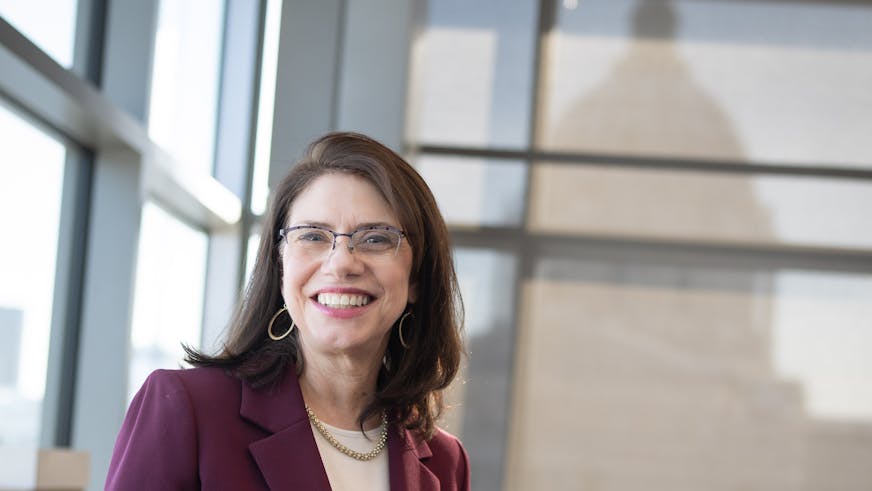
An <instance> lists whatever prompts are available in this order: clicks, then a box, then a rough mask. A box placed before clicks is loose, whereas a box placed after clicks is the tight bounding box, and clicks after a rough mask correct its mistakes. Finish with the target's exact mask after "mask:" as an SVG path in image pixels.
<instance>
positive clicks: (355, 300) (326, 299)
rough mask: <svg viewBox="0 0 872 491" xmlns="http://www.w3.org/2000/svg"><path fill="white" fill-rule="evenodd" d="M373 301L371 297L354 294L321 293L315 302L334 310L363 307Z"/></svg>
mask: <svg viewBox="0 0 872 491" xmlns="http://www.w3.org/2000/svg"><path fill="white" fill-rule="evenodd" d="M370 300H372V297H370V296H369V295H361V294H353V293H319V294H318V296H317V298H316V299H315V301H317V302H318V303H319V304H321V305H324V306H326V307H330V308H332V309H350V308H354V307H363V306H364V305H366V304H368V303H369V302H370Z"/></svg>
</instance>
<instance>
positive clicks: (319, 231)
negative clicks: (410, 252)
mask: <svg viewBox="0 0 872 491" xmlns="http://www.w3.org/2000/svg"><path fill="white" fill-rule="evenodd" d="M405 236H406V234H405V232H403V231H402V230H400V229H397V228H394V227H390V226H386V225H385V226H380V225H376V226H372V227H364V228H359V229H357V230H355V231H354V232H351V233H350V234H341V233H339V232H334V231H332V230H330V229H328V228H324V227H319V226H317V225H297V226H295V227H287V228H283V229H280V230H279V237H281V238H283V239H285V240H287V241H288V246H290V247H291V248H292V249H293V250H294V251H297V252H300V253H303V254H306V255H309V256H314V257H317V256H321V255H323V254H326V253H327V252H329V251H332V250H334V249H336V239H337V238H338V237H348V250H349V251H350V252H359V253H361V254H364V255H367V256H395V255H396V254H397V251H398V250H400V242H402V240H403V237H405Z"/></svg>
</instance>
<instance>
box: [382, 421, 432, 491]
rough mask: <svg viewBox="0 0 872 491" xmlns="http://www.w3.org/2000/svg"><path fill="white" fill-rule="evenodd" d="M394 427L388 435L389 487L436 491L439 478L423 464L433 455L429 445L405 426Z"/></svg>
mask: <svg viewBox="0 0 872 491" xmlns="http://www.w3.org/2000/svg"><path fill="white" fill-rule="evenodd" d="M394 428H397V427H396V426H392V427H391V432H390V434H389V435H388V452H389V453H388V459H389V461H390V464H389V465H390V481H391V489H403V490H409V491H438V490H439V489H440V487H439V478H438V477H436V475H435V474H433V472H431V471H430V469H428V468H427V466H426V465H424V461H425V460H426V459H429V458H430V457H432V456H433V452H432V451H431V450H430V445H428V444H427V442H426V441H424V440H423V439H422V438H420V437H418V436H417V435H416V434H415V433H412V432H410V431H409V430H407V429H405V428H402V427H400V428H397V430H398V431H394Z"/></svg>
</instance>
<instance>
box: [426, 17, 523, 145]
mask: <svg viewBox="0 0 872 491" xmlns="http://www.w3.org/2000/svg"><path fill="white" fill-rule="evenodd" d="M536 8H537V7H536V2H535V1H533V0H510V1H499V0H485V1H478V2H465V1H460V0H433V1H430V2H427V9H428V10H427V21H426V22H427V24H426V26H425V27H424V29H423V31H422V33H421V35H420V36H419V37H418V38H417V40H416V42H415V46H414V48H413V65H414V68H413V71H412V74H413V80H412V98H411V101H412V102H411V108H410V121H412V123H411V124H410V128H412V129H411V130H410V135H409V137H410V139H411V140H413V141H415V142H419V143H434V144H453V145H473V146H490V147H526V146H527V141H528V133H529V128H530V122H529V119H530V106H531V101H532V90H533V89H532V87H533V85H532V80H533V69H534V67H533V59H534V48H535V28H536ZM494 12H499V15H494Z"/></svg>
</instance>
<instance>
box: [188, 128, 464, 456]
mask: <svg viewBox="0 0 872 491" xmlns="http://www.w3.org/2000/svg"><path fill="white" fill-rule="evenodd" d="M327 173H348V174H353V175H355V176H360V177H362V178H364V179H366V180H367V181H368V182H370V183H371V184H372V185H373V186H375V188H376V189H378V191H379V192H380V193H381V195H382V196H383V197H384V199H385V201H387V203H388V204H389V205H390V208H391V210H392V211H393V212H394V213H395V214H396V216H397V217H398V219H399V221H400V225H401V226H402V228H403V230H404V231H405V232H406V236H407V240H408V243H409V245H410V246H411V248H412V270H411V275H410V278H409V281H410V283H414V284H416V288H417V293H418V295H417V301H416V302H415V303H414V304H411V305H410V308H411V312H412V314H413V315H414V317H413V318H412V319H410V320H411V321H413V322H414V329H406V330H405V332H404V336H403V339H404V341H405V342H406V344H407V345H408V349H407V348H405V347H404V346H403V345H402V344H401V343H400V340H399V336H398V333H397V322H395V324H394V326H393V327H392V329H391V334H390V339H389V340H388V345H387V349H386V352H385V354H384V363H383V365H382V367H381V370H380V373H379V376H378V382H377V387H376V393H375V397H374V399H373V401H372V402H371V403H370V404H369V405H368V406H367V407H365V408H364V409H363V411H362V412H361V414H360V415H359V417H358V422H359V423H360V425H361V428H363V422H364V421H366V419H367V418H369V417H370V416H372V415H374V414H378V413H380V412H381V411H383V410H387V411H392V412H393V414H394V415H395V417H396V418H398V420H399V421H400V423H401V424H402V425H403V426H405V427H406V428H408V429H410V430H413V431H417V432H419V433H420V434H421V435H423V437H424V438H427V439H429V438H430V437H432V435H433V431H434V428H435V422H436V420H437V419H438V417H439V415H440V414H441V412H442V410H443V408H444V403H443V401H442V391H443V390H444V389H445V388H446V387H448V385H449V384H450V383H451V381H452V380H453V379H454V377H455V375H456V374H457V371H458V366H459V364H460V359H461V356H462V355H463V346H462V341H461V329H462V324H463V304H462V301H461V298H460V294H459V288H458V285H457V277H456V274H455V271H454V263H453V260H452V255H451V247H450V243H449V236H448V229H447V227H446V226H445V221H444V220H443V218H442V215H441V213H440V212H439V209H438V207H437V205H436V200H435V199H434V198H433V194H432V192H431V191H430V189H429V187H428V186H427V184H426V183H425V182H424V180H423V179H422V178H421V176H420V175H419V174H418V172H417V171H415V169H414V168H413V167H412V166H411V165H409V164H408V163H407V162H406V161H405V160H404V159H403V158H402V157H400V156H399V155H397V154H396V153H395V152H393V151H392V150H390V149H389V148H387V147H386V146H384V145H382V144H381V143H379V142H377V141H375V140H373V139H372V138H369V137H367V136H364V135H361V134H358V133H347V132H345V133H330V134H327V135H325V136H323V137H321V138H319V139H318V140H316V141H314V142H313V143H312V144H310V145H309V147H308V149H307V151H306V153H305V156H304V157H303V159H302V160H300V161H299V162H298V163H297V165H296V166H295V167H294V168H293V169H292V170H291V171H290V173H289V174H288V175H287V176H286V177H285V178H284V179H283V180H282V181H281V182H280V183H279V184H278V185H277V186H276V187H275V189H274V191H273V195H272V199H271V202H270V206H269V210H268V212H267V214H266V216H265V217H264V221H263V230H262V233H261V237H260V246H259V247H258V251H257V259H256V260H255V264H254V269H253V272H252V275H251V278H250V280H249V283H248V286H247V287H246V289H245V292H244V296H243V299H242V301H241V302H240V304H239V305H238V307H237V309H236V311H235V313H234V315H233V318H232V320H231V322H230V325H229V329H228V339H227V341H226V343H225V345H224V348H223V350H222V351H221V352H220V353H219V354H217V355H215V356H210V355H206V354H204V353H202V352H199V351H196V350H193V349H189V348H186V350H187V358H186V360H187V361H188V362H189V363H190V364H192V365H194V366H220V367H224V368H225V369H227V370H228V371H229V372H231V373H233V374H234V375H235V376H237V377H239V378H241V379H243V380H245V381H246V382H247V383H249V384H251V385H252V386H253V387H268V386H273V385H275V384H277V383H278V382H280V381H281V379H282V377H284V376H285V374H286V373H287V372H288V368H289V366H290V364H294V365H295V367H296V371H297V374H299V373H301V372H302V370H303V364H304V360H303V358H302V352H301V351H300V345H299V341H298V339H297V332H296V330H295V332H293V333H292V334H291V335H290V336H288V337H286V338H285V339H283V340H282V341H272V340H271V339H270V338H269V337H268V335H267V325H268V324H269V321H270V318H271V317H272V316H273V314H274V313H275V312H276V311H278V310H279V309H280V308H281V307H282V306H283V304H284V301H283V299H282V294H281V279H282V271H281V268H282V266H281V257H280V254H279V251H278V247H279V245H280V240H279V237H278V230H279V228H281V227H283V226H285V223H286V221H287V218H288V215H289V214H290V210H291V206H293V203H294V200H295V199H296V198H297V196H299V195H300V193H301V192H303V190H305V189H306V187H307V186H308V185H309V184H311V183H312V182H313V181H314V180H315V179H316V178H317V177H319V176H321V175H324V174H327ZM281 317H282V318H283V319H285V320H286V321H285V325H284V326H280V325H277V326H276V330H277V331H278V332H281V331H279V330H280V329H281V330H283V329H285V328H287V327H289V326H290V321H289V320H288V317H287V316H281ZM406 322H409V320H407V321H406ZM277 324H279V322H278V321H277Z"/></svg>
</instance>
